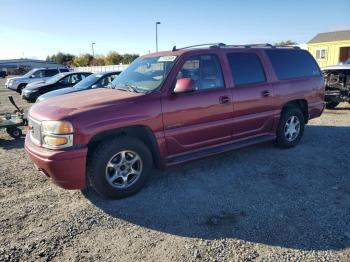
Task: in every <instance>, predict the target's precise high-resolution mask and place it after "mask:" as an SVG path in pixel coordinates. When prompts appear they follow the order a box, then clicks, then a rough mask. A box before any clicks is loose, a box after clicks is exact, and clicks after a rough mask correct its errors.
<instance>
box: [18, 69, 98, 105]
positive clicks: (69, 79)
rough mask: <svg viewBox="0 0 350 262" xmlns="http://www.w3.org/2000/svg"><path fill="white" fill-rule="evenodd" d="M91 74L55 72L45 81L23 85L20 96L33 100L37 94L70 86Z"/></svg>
mask: <svg viewBox="0 0 350 262" xmlns="http://www.w3.org/2000/svg"><path fill="white" fill-rule="evenodd" d="M91 74H92V73H89V72H67V73H60V74H57V75H55V76H53V77H51V78H50V79H49V80H47V81H46V82H37V83H32V84H31V85H28V86H27V87H25V88H24V89H23V91H22V98H23V99H25V100H27V101H29V102H35V101H36V99H37V98H38V97H39V96H41V95H43V94H45V93H47V92H51V91H54V90H58V89H61V88H67V87H72V86H74V85H75V84H77V83H79V82H80V81H81V80H83V79H84V78H85V77H87V76H89V75H91Z"/></svg>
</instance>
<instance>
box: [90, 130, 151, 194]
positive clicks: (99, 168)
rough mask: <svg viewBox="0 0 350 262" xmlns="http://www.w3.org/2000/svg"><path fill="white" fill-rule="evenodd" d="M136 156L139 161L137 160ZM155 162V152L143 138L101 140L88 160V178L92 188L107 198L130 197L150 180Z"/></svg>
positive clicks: (124, 137)
mask: <svg viewBox="0 0 350 262" xmlns="http://www.w3.org/2000/svg"><path fill="white" fill-rule="evenodd" d="M123 152H124V153H123ZM137 157H138V158H139V159H140V161H139V160H137V161H136V159H137ZM122 158H123V159H124V162H123V161H122ZM133 161H135V162H134V163H133V164H131V162H133ZM152 163H153V160H152V154H151V152H150V150H149V149H148V147H147V146H146V145H145V144H144V143H143V142H142V141H140V140H138V139H136V138H132V137H128V136H121V137H118V138H116V139H113V140H112V141H104V142H101V143H100V144H99V145H98V146H97V147H96V148H95V150H94V151H93V153H92V154H91V156H90V157H89V159H88V174H87V175H88V180H89V183H90V185H91V186H92V188H93V189H94V190H95V191H96V192H97V193H99V194H100V195H102V196H104V197H108V198H114V199H118V198H124V197H128V196H131V195H133V194H135V193H137V192H138V191H139V190H140V189H141V188H142V187H143V186H144V184H145V183H146V182H147V180H148V178H149V176H150V173H151V171H152V167H153V165H152ZM107 178H108V179H109V180H110V181H108V179H107Z"/></svg>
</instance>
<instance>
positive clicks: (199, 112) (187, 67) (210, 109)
mask: <svg viewBox="0 0 350 262" xmlns="http://www.w3.org/2000/svg"><path fill="white" fill-rule="evenodd" d="M181 78H191V79H192V81H193V83H194V85H195V89H196V90H195V91H194V92H191V93H180V94H169V95H167V96H165V97H164V98H162V110H163V123H164V131H165V139H166V143H167V148H168V154H169V155H176V154H181V153H184V152H186V151H190V150H194V149H198V148H203V147H207V146H211V145H215V144H218V143H220V142H225V141H228V140H230V138H231V130H232V123H231V119H230V118H231V116H232V104H231V95H230V91H229V90H228V89H227V88H226V84H225V81H224V76H223V73H222V68H221V64H220V59H219V57H218V56H217V55H215V54H206V55H195V56H190V57H187V59H185V61H183V63H182V65H181V66H180V70H179V71H178V72H177V76H176V79H174V82H175V81H176V80H177V79H181Z"/></svg>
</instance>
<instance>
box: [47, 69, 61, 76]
mask: <svg viewBox="0 0 350 262" xmlns="http://www.w3.org/2000/svg"><path fill="white" fill-rule="evenodd" d="M57 74H58V70H57V69H48V70H45V76H46V77H50V76H54V75H57Z"/></svg>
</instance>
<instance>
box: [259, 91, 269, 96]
mask: <svg viewBox="0 0 350 262" xmlns="http://www.w3.org/2000/svg"><path fill="white" fill-rule="evenodd" d="M261 95H262V96H263V97H268V96H270V95H271V92H270V91H269V90H264V91H262V92H261Z"/></svg>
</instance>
